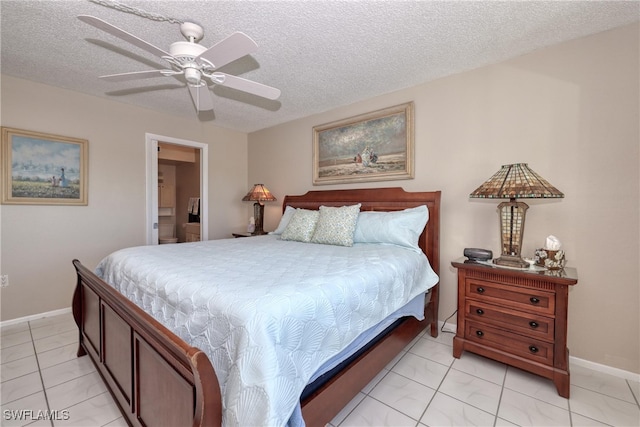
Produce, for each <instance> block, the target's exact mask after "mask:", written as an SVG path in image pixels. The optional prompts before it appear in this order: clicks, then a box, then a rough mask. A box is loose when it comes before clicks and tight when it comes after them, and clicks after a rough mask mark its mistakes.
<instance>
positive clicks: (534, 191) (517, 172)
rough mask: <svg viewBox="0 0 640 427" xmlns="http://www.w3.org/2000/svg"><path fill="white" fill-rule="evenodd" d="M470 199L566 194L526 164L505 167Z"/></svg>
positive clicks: (477, 189) (553, 196)
mask: <svg viewBox="0 0 640 427" xmlns="http://www.w3.org/2000/svg"><path fill="white" fill-rule="evenodd" d="M469 197H477V198H487V199H534V198H561V197H564V194H563V193H562V192H561V191H560V190H558V189H557V188H556V187H554V186H553V185H551V184H549V182H547V180H545V179H544V178H542V177H541V176H540V175H538V174H537V173H535V172H534V171H532V170H531V169H530V168H529V166H528V165H527V164H526V163H515V164H512V165H503V166H502V168H500V170H499V171H498V172H496V173H495V174H494V175H493V176H492V177H491V178H489V179H488V180H487V181H485V183H484V184H482V185H481V186H480V187H478V188H476V189H475V190H474V191H473V192H472V193H471V194H469Z"/></svg>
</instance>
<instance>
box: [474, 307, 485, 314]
mask: <svg viewBox="0 0 640 427" xmlns="http://www.w3.org/2000/svg"><path fill="white" fill-rule="evenodd" d="M476 313H478V314H479V315H480V316H482V315H483V314H484V310H483V309H481V308H478V309H476Z"/></svg>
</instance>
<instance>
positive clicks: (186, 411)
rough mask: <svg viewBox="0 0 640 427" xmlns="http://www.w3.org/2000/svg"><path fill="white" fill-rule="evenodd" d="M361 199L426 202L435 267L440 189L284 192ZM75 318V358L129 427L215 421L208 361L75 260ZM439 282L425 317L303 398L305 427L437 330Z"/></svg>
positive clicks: (392, 204) (367, 206)
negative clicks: (93, 372) (89, 368)
mask: <svg viewBox="0 0 640 427" xmlns="http://www.w3.org/2000/svg"><path fill="white" fill-rule="evenodd" d="M355 203H361V204H362V207H361V210H363V211H367V210H375V211H395V210H402V209H406V208H410V207H416V206H420V205H423V204H426V205H427V206H428V208H429V222H428V224H427V227H426V228H425V230H424V231H423V233H422V235H421V236H420V242H419V244H420V248H421V249H422V250H423V251H424V252H425V253H426V254H427V256H428V258H429V260H430V262H431V266H432V267H433V269H434V271H435V272H436V273H439V265H440V251H439V246H440V242H439V238H440V236H439V233H440V192H439V191H436V192H405V191H404V190H403V189H402V188H382V189H360V190H330V191H310V192H308V193H307V194H304V195H301V196H286V197H285V199H284V202H283V210H284V208H285V207H286V206H287V205H290V206H292V207H296V208H305V209H318V207H319V206H320V205H325V206H343V205H349V204H355ZM73 265H74V266H75V268H76V272H77V286H76V289H75V293H74V295H73V316H74V319H75V322H76V324H77V325H78V329H79V336H80V343H79V348H78V353H77V354H78V357H80V356H84V355H89V357H90V358H91V360H92V361H93V363H94V364H95V366H96V368H97V370H98V372H99V373H100V375H101V376H102V378H103V380H104V382H105V384H106V385H107V387H108V388H109V391H110V392H111V394H112V396H113V397H114V399H115V401H116V403H117V404H118V406H119V407H120V410H121V412H122V414H123V415H124V417H125V418H126V419H127V421H128V423H129V424H130V425H133V426H188V425H192V426H194V427H196V426H202V427H204V426H206V427H210V426H220V425H221V424H222V403H221V402H222V401H221V395H220V387H219V384H218V380H217V377H216V374H215V372H214V369H213V366H212V365H211V363H210V361H209V359H208V358H207V356H206V355H205V353H204V352H202V351H201V350H199V349H197V348H195V347H191V346H189V345H188V344H187V343H185V342H184V341H182V340H181V339H180V338H178V337H177V336H176V335H175V334H173V333H172V332H171V331H169V330H168V329H167V328H165V327H164V326H162V325H161V324H160V323H158V322H157V321H156V320H154V319H153V318H152V317H151V316H150V315H148V314H147V313H145V312H144V311H142V309H140V308H139V307H138V306H136V305H135V304H133V303H132V302H131V301H129V300H128V299H127V298H125V297H124V296H123V295H121V294H120V293H119V292H117V291H116V290H115V289H114V288H113V287H111V286H109V285H108V284H106V283H105V282H103V281H102V280H101V279H99V278H98V277H97V276H96V275H95V274H93V273H92V272H91V271H90V270H88V269H87V268H86V267H84V266H83V265H82V264H81V263H80V262H79V261H78V260H74V261H73ZM438 294H439V293H438V285H436V286H435V287H433V288H432V291H431V298H430V301H429V302H428V304H426V306H425V316H426V318H425V320H423V321H421V322H419V321H417V320H416V319H415V318H413V317H408V318H405V320H404V321H402V322H401V323H400V324H399V326H398V327H397V328H395V329H394V330H393V331H392V332H390V333H389V334H388V335H386V336H385V337H384V338H382V339H381V340H380V341H378V342H377V344H375V345H374V346H373V347H372V348H370V349H369V350H367V351H366V352H365V353H364V354H362V355H360V356H359V357H358V358H357V359H356V360H354V361H353V362H351V363H350V364H349V365H348V366H347V367H346V368H345V369H344V370H342V371H341V372H339V373H338V374H336V375H335V376H334V377H333V378H332V379H331V380H329V381H328V382H326V383H325V384H324V385H323V386H322V387H321V388H320V389H318V390H316V391H315V392H314V393H313V394H312V395H311V396H309V397H308V398H306V399H305V400H304V401H303V402H302V414H303V418H304V419H305V422H306V424H307V426H309V427H315V426H324V425H325V424H326V423H328V422H329V421H331V419H333V417H334V416H335V415H336V414H337V413H338V412H339V411H340V410H341V409H342V408H343V407H344V406H345V405H346V404H347V403H348V402H349V401H350V400H351V399H352V398H353V397H354V396H356V395H357V394H358V392H360V390H362V388H363V387H364V386H365V385H367V384H368V383H369V382H370V381H371V380H372V379H373V378H374V377H375V376H376V375H377V373H378V372H380V371H381V370H382V369H383V368H384V367H385V366H386V365H387V364H388V363H389V362H390V361H391V360H392V359H393V358H394V357H395V356H396V355H397V354H398V353H400V351H402V349H404V348H405V347H406V345H407V344H408V343H410V342H411V340H413V339H414V338H415V337H416V336H417V335H418V334H419V333H420V332H422V331H423V330H424V329H425V328H427V326H430V334H431V335H432V336H434V337H435V336H437V335H438V301H439V295H438Z"/></svg>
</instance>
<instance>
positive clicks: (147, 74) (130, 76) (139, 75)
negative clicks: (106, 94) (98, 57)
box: [100, 70, 182, 82]
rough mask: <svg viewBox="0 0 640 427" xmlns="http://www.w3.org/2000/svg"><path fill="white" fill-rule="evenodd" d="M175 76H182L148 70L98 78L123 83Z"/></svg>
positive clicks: (165, 71) (171, 71) (164, 71)
mask: <svg viewBox="0 0 640 427" xmlns="http://www.w3.org/2000/svg"><path fill="white" fill-rule="evenodd" d="M176 74H182V73H181V72H179V71H173V70H148V71H133V72H131V73H120V74H109V75H106V76H100V78H101V79H103V80H107V81H110V82H123V81H126V80H135V79H148V78H151V77H166V76H173V75H176Z"/></svg>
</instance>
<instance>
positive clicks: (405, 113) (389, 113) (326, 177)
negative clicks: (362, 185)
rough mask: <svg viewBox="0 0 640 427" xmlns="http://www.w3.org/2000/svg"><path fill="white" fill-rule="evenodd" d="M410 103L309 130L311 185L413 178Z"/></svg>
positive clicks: (411, 113) (411, 111)
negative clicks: (310, 134)
mask: <svg viewBox="0 0 640 427" xmlns="http://www.w3.org/2000/svg"><path fill="white" fill-rule="evenodd" d="M413 147H414V141H413V102H409V103H406V104H402V105H397V106H395V107H389V108H385V109H383V110H378V111H374V112H371V113H367V114H362V115H359V116H356V117H350V118H348V119H344V120H340V121H336V122H332V123H327V124H324V125H321V126H316V127H314V128H313V184H314V185H321V184H338V183H348V182H361V181H387V180H393V179H411V178H413Z"/></svg>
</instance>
